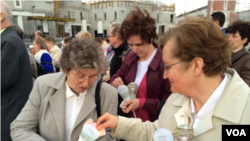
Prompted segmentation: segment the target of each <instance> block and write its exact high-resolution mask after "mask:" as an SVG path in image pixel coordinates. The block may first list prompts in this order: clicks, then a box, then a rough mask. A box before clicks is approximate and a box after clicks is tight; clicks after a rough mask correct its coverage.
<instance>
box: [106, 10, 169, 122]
mask: <svg viewBox="0 0 250 141" xmlns="http://www.w3.org/2000/svg"><path fill="white" fill-rule="evenodd" d="M135 19H136V20H135ZM120 35H121V36H122V38H123V39H124V40H126V41H127V43H128V45H129V46H130V48H131V51H130V52H129V53H128V54H127V55H126V57H125V60H124V62H123V63H122V66H121V68H120V69H119V70H118V72H117V73H116V74H115V75H114V76H113V77H112V78H111V80H110V82H111V84H112V85H113V86H114V87H116V88H118V87H119V86H120V85H128V84H129V83H130V82H135V83H136V84H137V85H138V91H137V96H136V98H134V99H131V100H130V101H128V102H126V103H124V106H126V108H125V109H122V112H124V113H130V115H129V117H134V114H133V112H131V111H135V114H136V117H137V118H140V119H141V120H142V121H147V120H149V121H152V122H153V121H155V120H156V119H158V115H159V113H160V111H161V108H162V106H163V105H164V103H165V101H166V100H167V98H168V96H169V95H170V94H171V91H170V83H169V81H168V79H165V80H164V79H163V77H162V76H163V73H164V63H163V61H162V53H161V51H160V50H159V48H158V46H157V45H156V44H155V43H154V42H153V40H154V39H155V38H156V25H155V20H154V19H153V18H152V17H150V15H149V13H148V12H147V11H146V12H145V13H144V12H142V11H141V10H140V9H139V8H138V7H137V8H135V9H134V10H133V11H132V12H130V13H129V14H128V15H127V17H126V18H125V19H124V21H123V23H122V25H121V30H120ZM120 103H121V101H119V104H120ZM118 114H120V113H118ZM121 115H124V114H121Z"/></svg>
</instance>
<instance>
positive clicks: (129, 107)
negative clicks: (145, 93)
mask: <svg viewBox="0 0 250 141" xmlns="http://www.w3.org/2000/svg"><path fill="white" fill-rule="evenodd" d="M123 105H124V106H126V108H125V109H122V111H123V112H124V113H129V112H130V111H135V110H136V109H138V108H139V106H140V101H139V99H138V98H134V99H130V100H129V101H127V102H126V103H124V104H123Z"/></svg>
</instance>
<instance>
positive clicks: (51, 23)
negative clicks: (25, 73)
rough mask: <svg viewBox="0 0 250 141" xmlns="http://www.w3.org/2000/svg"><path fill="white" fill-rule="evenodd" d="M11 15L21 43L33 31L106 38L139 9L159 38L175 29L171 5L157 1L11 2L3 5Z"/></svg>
mask: <svg viewBox="0 0 250 141" xmlns="http://www.w3.org/2000/svg"><path fill="white" fill-rule="evenodd" d="M6 3H8V5H9V6H10V7H11V9H12V11H13V16H14V17H13V23H14V24H17V25H19V26H20V27H21V28H22V29H23V30H24V38H25V40H30V39H32V38H33V36H34V32H35V31H36V30H40V31H42V32H43V33H44V34H47V35H49V36H52V37H55V38H59V39H60V38H61V39H62V37H63V36H64V35H65V34H66V33H68V34H69V35H70V36H72V37H75V35H76V34H77V33H79V32H80V31H89V32H90V33H91V34H92V35H93V37H99V36H102V37H104V38H106V37H107V36H108V34H109V30H110V28H111V26H112V25H113V24H114V23H122V21H123V19H125V17H126V15H127V14H128V13H129V12H130V11H131V10H132V9H133V6H139V7H140V8H141V9H143V10H147V11H149V13H150V15H151V16H152V17H153V18H155V20H156V25H157V30H156V32H157V34H158V35H161V34H163V33H164V32H166V31H167V30H169V29H170V28H172V27H174V26H175V22H176V18H175V17H176V16H175V5H174V4H172V5H165V4H162V3H161V2H160V1H153V0H143V1H140V2H138V1H131V0H124V1H122V0H116V1H115V0H97V1H94V2H91V1H89V2H88V3H83V2H82V1H81V0H67V1H59V0H44V1H36V0H29V1H25V0H14V1H6Z"/></svg>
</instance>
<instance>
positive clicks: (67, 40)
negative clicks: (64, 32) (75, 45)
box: [64, 36, 72, 46]
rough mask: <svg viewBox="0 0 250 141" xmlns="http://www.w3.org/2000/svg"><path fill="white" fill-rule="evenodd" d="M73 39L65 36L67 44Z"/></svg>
mask: <svg viewBox="0 0 250 141" xmlns="http://www.w3.org/2000/svg"><path fill="white" fill-rule="evenodd" d="M71 41H72V37H69V36H68V37H65V38H64V43H65V45H66V46H67V45H69V43H70V42H71Z"/></svg>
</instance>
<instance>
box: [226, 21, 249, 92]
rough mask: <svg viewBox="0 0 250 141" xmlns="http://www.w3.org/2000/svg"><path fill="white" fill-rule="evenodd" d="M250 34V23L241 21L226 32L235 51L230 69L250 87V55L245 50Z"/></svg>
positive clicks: (234, 23) (236, 22)
mask: <svg viewBox="0 0 250 141" xmlns="http://www.w3.org/2000/svg"><path fill="white" fill-rule="evenodd" d="M249 32H250V23H249V22H246V21H241V20H238V21H234V22H233V23H232V24H231V25H229V26H228V28H227V30H226V33H227V34H228V36H229V39H228V40H229V41H230V42H231V43H232V46H231V47H232V51H233V52H232V56H231V62H232V64H231V66H230V68H234V69H235V70H236V71H237V73H238V74H239V76H240V77H241V78H242V79H243V80H244V81H245V82H246V83H247V85H248V86H249V87H250V53H249V52H248V51H246V49H245V46H247V45H248V43H249V41H250V35H249Z"/></svg>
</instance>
